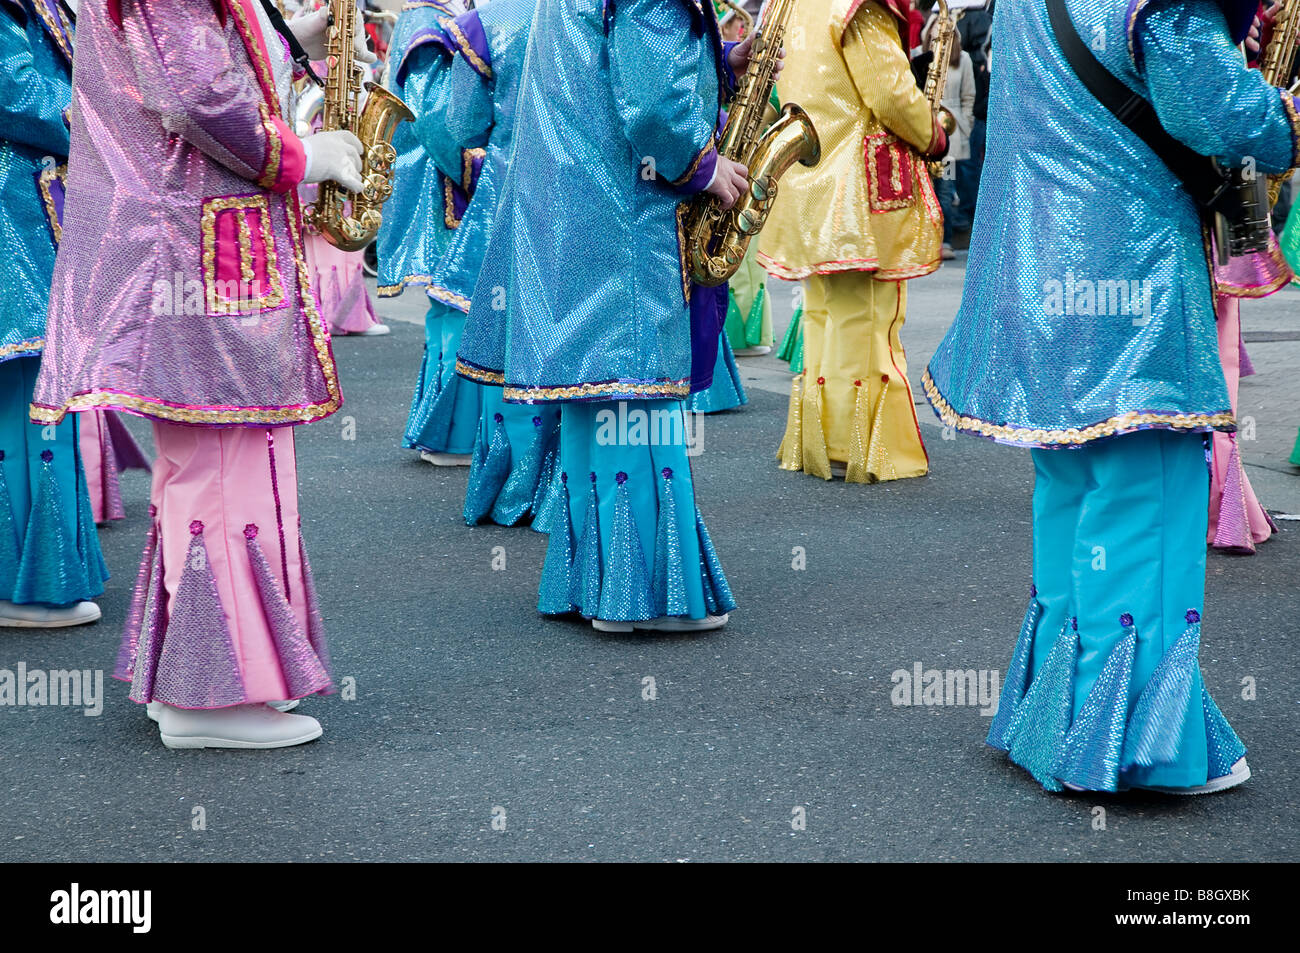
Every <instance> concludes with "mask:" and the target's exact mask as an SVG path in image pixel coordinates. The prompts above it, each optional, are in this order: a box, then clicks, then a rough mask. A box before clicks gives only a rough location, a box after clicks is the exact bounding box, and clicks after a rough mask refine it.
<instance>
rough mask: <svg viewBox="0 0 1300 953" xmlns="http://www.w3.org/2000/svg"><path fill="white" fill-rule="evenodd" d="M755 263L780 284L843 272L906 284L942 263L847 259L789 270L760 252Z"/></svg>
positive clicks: (929, 272)
mask: <svg viewBox="0 0 1300 953" xmlns="http://www.w3.org/2000/svg"><path fill="white" fill-rule="evenodd" d="M758 263H759V264H760V265H762V266H763V269H764V270H765V271H766V272H767V273H768V274H769V275H771V276H772V277H773V278H780V279H781V280H782V281H803V280H804V279H805V278H809V277H811V276H812V275H836V274H842V273H844V272H846V271H861V272H867V273H870V274H871V275H872V276H874V277H875V278H877V279H878V280H880V281H909V280H911V279H912V278H924V277H925V276H926V275H932V274H934V273H935V272H936V271H938V270H939V266H940V265H942V264H943V261H942V260H941V259H940V258H939V257H937V256H936V257H935V258H934V260H932V261H928V262H926V263H924V264H919V265H909V266H908V267H905V268H881V267H880V262H879V261H878V260H877V259H875V258H849V259H845V260H844V261H823V262H818V263H817V264H814V265H806V266H798V267H790V266H789V265H786V264H785V263H784V262H780V261H777V260H776V259H775V258H773V257H771V256H770V255H765V254H763V252H762V250H761V249H760V250H759V253H758Z"/></svg>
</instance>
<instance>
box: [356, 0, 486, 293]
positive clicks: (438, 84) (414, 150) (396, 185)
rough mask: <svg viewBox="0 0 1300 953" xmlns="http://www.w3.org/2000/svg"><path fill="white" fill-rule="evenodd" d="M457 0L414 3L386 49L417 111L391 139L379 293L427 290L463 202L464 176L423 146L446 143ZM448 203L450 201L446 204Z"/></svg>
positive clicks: (398, 89)
mask: <svg viewBox="0 0 1300 953" xmlns="http://www.w3.org/2000/svg"><path fill="white" fill-rule="evenodd" d="M464 12H465V7H464V4H462V3H461V2H460V0H446V2H443V0H414V2H410V3H407V4H406V5H405V6H403V7H402V12H401V14H400V15H399V17H398V19H397V24H396V26H395V27H394V28H393V37H392V40H391V41H390V43H389V54H388V62H389V69H390V74H389V81H388V85H389V87H390V88H391V89H392V90H393V92H395V93H396V94H397V95H398V96H400V97H401V98H402V101H403V102H405V103H406V105H407V106H409V107H410V109H411V111H412V112H413V113H415V116H416V120H415V122H405V123H402V124H400V125H399V126H398V127H397V130H396V131H395V132H394V134H393V148H394V149H396V150H397V161H396V163H395V164H394V167H393V196H392V198H390V199H389V200H388V201H387V202H385V203H384V210H383V216H384V221H383V224H382V225H381V226H380V228H379V235H378V236H377V238H376V242H377V245H376V250H377V251H378V253H379V295H380V297H392V296H395V295H400V294H401V293H402V292H403V291H404V290H405V289H406V288H407V287H428V284H429V281H430V280H431V276H432V274H433V269H434V267H435V266H436V265H437V264H438V261H439V260H440V259H441V258H442V255H443V253H444V252H445V251H446V250H447V244H448V242H450V241H451V235H452V230H453V228H454V227H455V217H454V213H455V208H454V207H452V206H453V205H454V204H455V202H456V201H457V198H458V194H459V201H460V202H461V203H463V202H464V201H465V196H464V192H463V190H462V188H461V187H462V185H463V183H462V182H461V179H460V176H456V177H455V178H453V179H448V178H447V177H446V176H444V175H443V174H442V173H441V172H439V170H438V167H437V165H436V164H435V163H434V162H433V160H432V159H431V158H430V156H429V150H428V149H427V148H426V146H425V142H426V141H428V142H430V143H435V144H436V143H437V142H438V141H440V140H441V139H444V138H445V137H446V130H445V126H444V125H443V117H444V113H445V110H446V94H447V89H448V86H447V83H448V80H449V78H450V74H451V64H452V53H453V52H454V51H455V45H454V43H453V42H452V41H451V39H450V38H449V37H448V35H447V33H446V32H445V31H444V29H443V27H442V24H443V23H444V22H450V21H451V19H452V18H454V17H456V16H457V15H459V14H461V13H464ZM449 200H450V201H449Z"/></svg>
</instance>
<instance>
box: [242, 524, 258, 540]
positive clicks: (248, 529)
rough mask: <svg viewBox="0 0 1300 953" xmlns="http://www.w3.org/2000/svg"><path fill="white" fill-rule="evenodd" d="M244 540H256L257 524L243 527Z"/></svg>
mask: <svg viewBox="0 0 1300 953" xmlns="http://www.w3.org/2000/svg"><path fill="white" fill-rule="evenodd" d="M244 539H257V524H256V523H249V524H248V525H247V526H245V527H244Z"/></svg>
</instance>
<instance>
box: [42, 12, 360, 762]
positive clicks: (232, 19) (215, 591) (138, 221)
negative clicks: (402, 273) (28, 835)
mask: <svg viewBox="0 0 1300 953" xmlns="http://www.w3.org/2000/svg"><path fill="white" fill-rule="evenodd" d="M79 22H80V26H81V29H80V33H79V50H78V58H77V69H76V74H75V77H74V96H73V106H72V110H71V113H70V118H71V129H72V137H71V154H70V158H69V168H70V170H71V174H70V176H69V180H68V201H67V207H66V210H65V215H64V221H63V236H62V242H61V243H60V246H59V254H58V258H57V260H56V263H55V269H54V282H53V289H52V291H51V303H50V314H49V326H48V331H47V333H48V344H47V351H46V359H45V361H44V362H43V364H42V368H41V375H40V377H39V378H38V380H37V385H36V393H35V396H34V399H33V402H32V407H31V413H32V418H33V420H35V421H37V422H39V423H46V424H57V423H59V422H60V421H62V420H64V419H65V416H66V415H67V413H68V412H70V411H75V412H86V411H92V410H97V409H111V410H124V411H129V412H131V413H134V414H138V415H140V416H144V417H147V418H149V419H150V420H151V422H152V424H153V433H154V442H155V445H156V447H157V451H158V458H157V460H156V462H155V464H154V475H153V492H152V497H151V500H152V502H151V505H150V515H151V521H150V522H151V525H150V529H149V534H148V539H147V542H146V546H145V552H144V557H143V560H142V562H141V566H140V571H139V575H138V577H137V583H136V591H135V594H134V597H133V601H132V604H131V608H130V610H129V612H128V615H127V623H126V631H125V633H124V635H123V640H122V646H121V650H120V652H119V655H118V665H117V669H116V671H115V673H114V674H115V675H116V677H118V678H121V679H123V680H127V681H130V682H131V693H130V697H131V699H132V700H133V701H136V702H139V703H141V704H150V715H151V717H154V718H155V719H156V720H157V721H158V724H159V730H160V735H161V738H162V741H163V743H164V744H165V745H167V746H168V747H172V748H202V747H223V748H276V747H284V746H287V745H295V744H300V743H302V742H306V741H310V740H312V739H314V738H316V737H318V736H319V735H320V733H321V726H320V724H319V722H317V721H316V719H314V718H311V717H308V716H304V715H294V714H289V713H287V712H285V711H281V710H279V708H280V707H288V706H289V704H290V703H292V702H293V701H294V700H296V699H299V698H302V697H304V696H307V695H313V694H317V693H321V692H326V691H329V690H330V689H331V680H330V675H329V662H328V657H327V653H326V649H325V642H324V633H323V631H322V628H321V620H320V614H319V612H318V610H317V606H316V596H315V591H314V587H313V583H312V576H311V570H310V568H309V567H308V564H307V559H306V552H305V548H304V546H303V543H302V540H301V538H300V523H299V515H298V480H297V471H296V459H295V453H294V430H293V428H294V426H295V425H298V424H303V423H308V422H311V421H314V420H319V419H321V418H323V417H326V416H328V415H329V414H332V413H333V412H334V411H336V410H337V409H338V407H339V405H340V403H341V401H342V394H341V392H340V389H339V381H338V374H337V369H336V367H335V364H334V357H333V354H332V353H331V351H330V343H329V330H328V328H327V327H326V326H325V323H324V320H323V318H322V317H321V315H320V313H319V311H318V309H317V306H316V303H315V300H314V298H313V295H312V289H311V282H310V275H309V273H308V269H307V265H306V261H305V258H304V254H303V239H302V220H301V207H300V203H299V200H298V194H297V187H298V185H299V184H300V183H301V182H304V181H314V182H318V181H323V180H325V179H330V180H333V181H335V182H338V183H339V184H340V185H341V186H342V187H344V188H345V189H348V190H350V191H358V190H360V188H361V177H360V170H361V143H360V142H359V141H358V140H357V139H356V137H355V136H353V135H352V134H351V133H349V132H343V131H337V132H323V133H319V134H317V135H314V136H310V137H308V138H306V139H299V137H298V136H297V135H295V134H294V132H293V130H292V128H291V126H290V125H289V121H288V119H287V117H291V116H292V115H293V111H292V102H291V100H292V82H293V73H294V68H293V61H292V60H291V59H290V56H289V52H288V47H287V45H286V43H285V41H284V39H283V38H282V37H281V36H280V35H279V34H277V33H276V32H275V31H274V28H273V27H272V26H271V25H270V22H269V20H268V17H267V13H266V11H265V10H264V9H263V7H262V5H261V4H259V3H257V2H255V0H165V2H164V0H95V2H87V3H83V4H82V6H81V16H80V21H79ZM293 29H294V33H295V34H296V36H297V40H298V41H299V42H300V43H301V46H302V47H303V48H304V50H305V51H306V52H307V53H309V54H311V58H313V59H321V58H323V56H324V53H325V32H326V20H325V17H324V13H323V12H322V13H321V14H313V15H311V16H308V17H304V18H301V19H299V20H295V21H294V27H293Z"/></svg>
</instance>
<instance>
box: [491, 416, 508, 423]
mask: <svg viewBox="0 0 1300 953" xmlns="http://www.w3.org/2000/svg"><path fill="white" fill-rule="evenodd" d="M492 419H493V420H495V421H496V422H497V423H501V421H503V420H505V417H503V416H501V415H500V414H493V415H492Z"/></svg>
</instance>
